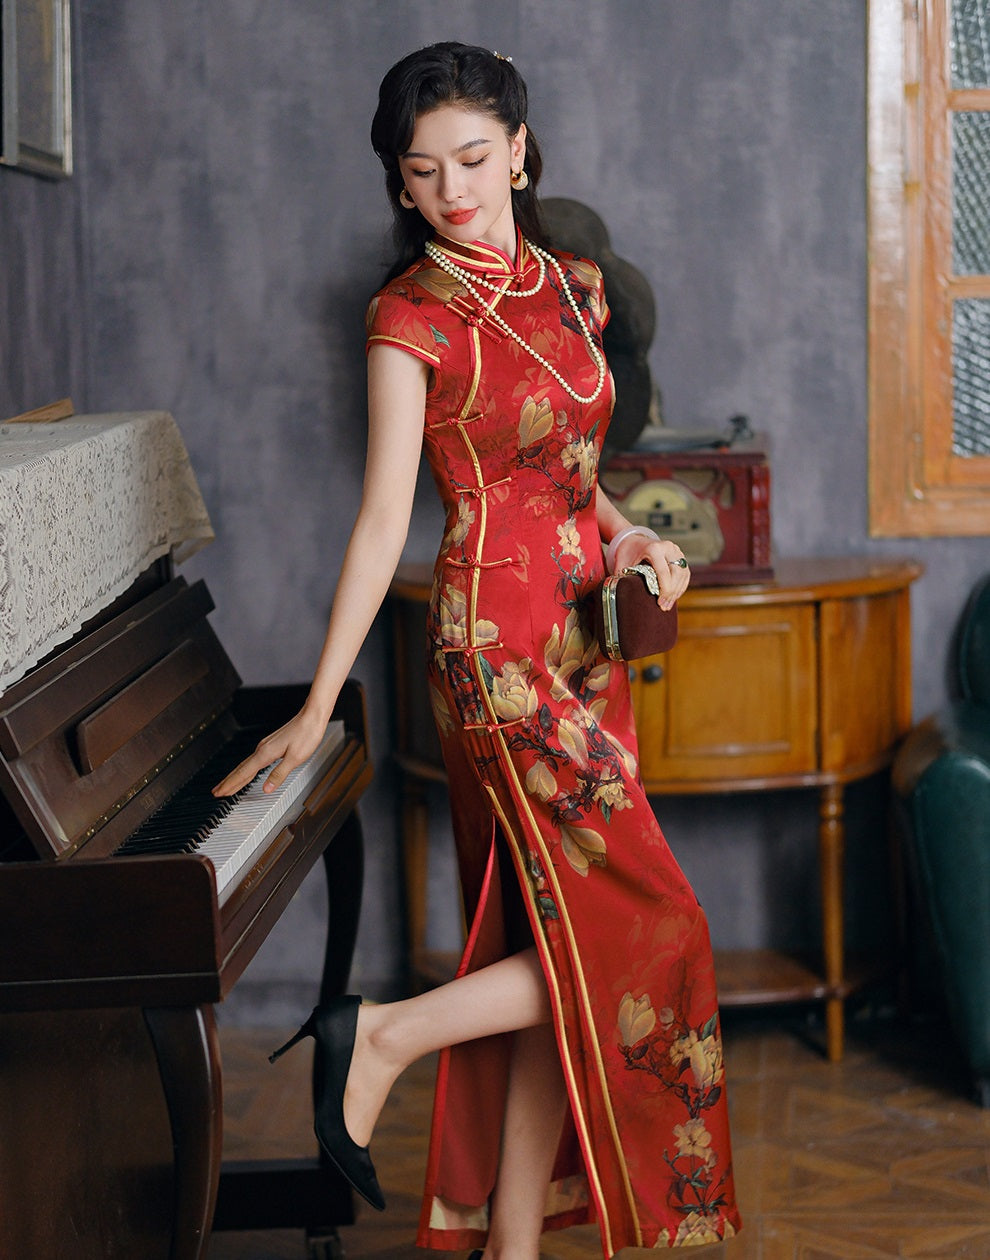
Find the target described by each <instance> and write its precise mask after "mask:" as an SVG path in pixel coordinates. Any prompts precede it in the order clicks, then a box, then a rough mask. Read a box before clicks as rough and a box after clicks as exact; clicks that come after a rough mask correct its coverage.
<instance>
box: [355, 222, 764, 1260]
mask: <svg viewBox="0 0 990 1260" xmlns="http://www.w3.org/2000/svg"><path fill="white" fill-rule="evenodd" d="M436 243H437V245H438V246H439V247H440V248H441V249H442V250H443V251H444V252H445V253H446V254H447V255H448V256H449V258H450V260H451V261H452V262H454V263H456V265H457V266H459V267H461V268H464V269H465V270H467V271H468V272H470V273H472V274H473V275H476V276H478V277H484V278H485V279H487V280H489V281H490V282H491V283H494V284H503V285H504V286H505V287H506V288H508V289H510V290H511V289H514V288H518V289H519V290H525V289H527V288H530V287H532V286H533V284H534V283H535V280H536V278H537V275H538V272H537V265H536V261H535V260H534V257H533V255H532V253H531V252H530V251H529V249H528V247H527V246H526V244H525V242H523V241H522V239H521V238H520V239H519V241H518V247H517V254H516V258H517V259H518V270H517V267H516V264H515V262H514V261H513V260H512V259H510V258H509V257H508V256H507V255H505V254H503V253H502V252H501V251H500V250H497V249H495V248H493V247H491V246H487V245H482V244H477V243H476V244H473V245H470V246H463V245H458V244H454V243H453V242H450V241H448V240H446V239H444V238H438V239H437V242H436ZM558 257H559V259H560V261H561V265H562V267H563V269H564V274H565V276H566V279H567V284H568V286H569V288H570V289H571V292H572V294H573V296H574V297H575V298H576V300H577V305H578V307H579V309H580V312H581V316H582V318H583V319H584V320H586V321H588V325H589V327H590V329H591V331H592V335H593V336H594V339H595V342H596V344H597V345H598V346H599V348H600V347H601V333H602V329H603V327H604V325H605V322H606V320H607V318H608V311H607V307H606V305H605V299H604V294H603V289H602V282H601V273H600V272H599V271H598V268H597V267H596V266H595V265H594V264H593V263H590V262H588V261H586V260H582V259H576V258H573V257H571V256H570V255H558ZM485 296H486V301H487V300H490V301H491V303H492V304H493V305H495V306H496V308H497V310H498V312H499V314H500V315H501V316H502V318H503V319H504V320H505V321H506V322H507V323H508V324H509V325H510V326H511V327H512V328H513V329H514V330H515V331H516V332H518V333H519V334H520V336H521V337H522V338H523V339H524V340H525V341H526V342H528V343H529V345H530V346H531V347H532V348H533V349H534V350H536V351H537V352H538V353H539V354H540V355H542V357H543V358H544V359H545V360H547V361H548V362H550V363H552V364H553V365H554V366H555V367H556V369H557V371H558V372H560V373H561V375H563V376H564V378H565V379H566V380H568V382H569V383H570V385H571V387H572V389H573V390H574V392H575V393H577V394H579V395H582V396H584V397H588V396H590V395H591V394H592V393H593V392H594V389H595V384H596V381H597V379H598V373H597V369H596V366H595V363H594V362H593V361H592V359H591V357H590V355H589V353H588V348H587V345H586V344H585V341H584V339H583V337H582V335H581V330H580V329H579V328H578V326H577V325H576V323H575V316H574V312H573V310H572V309H571V307H570V305H569V304H568V302H567V301H566V295H565V294H564V293H563V292H562V291H561V284H560V280H559V277H558V276H557V275H556V273H555V271H554V269H553V268H550V267H548V268H547V277H546V280H545V281H544V283H543V285H542V286H541V287H540V289H539V290H538V291H537V292H536V293H534V294H532V295H530V296H527V297H522V298H509V297H500V296H498V295H496V294H495V293H489V292H488V291H487V290H486V291H485ZM368 344H369V346H373V345H376V344H388V345H393V346H398V347H399V348H401V349H403V350H405V351H407V352H409V353H411V354H414V355H416V356H418V357H419V358H421V359H422V360H424V361H425V362H426V363H428V364H429V366H430V368H431V376H430V384H429V388H428V393H427V410H426V427H425V437H424V445H425V450H426V454H427V458H428V460H429V464H430V467H431V470H432V472H433V476H434V480H435V482H436V485H437V489H438V491H439V493H440V497H441V500H442V501H443V504H444V507H445V510H446V531H445V533H444V537H443V540H442V543H441V546H440V552H439V555H438V557H437V562H436V567H435V571H434V581H433V590H432V597H431V602H430V607H429V614H428V622H427V671H428V679H429V689H430V698H431V701H432V705H433V712H434V717H435V719H436V723H437V728H438V731H439V733H440V740H441V744H442V747H443V752H444V758H445V761H446V765H447V771H448V778H449V784H450V800H451V811H452V815H453V824H454V835H455V841H456V845H457V856H458V864H459V869H460V874H461V882H462V890H463V895H464V903H465V912H466V917H467V922H468V924H469V931H468V940H467V944H466V947H465V951H464V956H463V958H462V961H461V967H460V971H461V974H464V973H466V972H469V971H474V970H476V969H478V968H479V967H483V966H485V965H486V964H488V963H491V962H494V961H496V960H497V959H499V958H502V957H504V956H505V955H506V953H507V952H509V950H510V949H512V948H518V944H514V943H513V942H512V940H511V936H512V934H511V933H507V931H506V901H507V897H506V896H505V895H504V893H503V890H505V889H506V888H508V889H509V892H510V896H511V898H512V899H514V900H517V899H518V897H520V896H521V899H522V904H523V906H524V908H525V913H526V916H527V919H528V923H529V927H530V930H531V932H532V936H533V939H534V941H535V943H536V948H537V951H538V954H539V957H540V961H541V964H542V968H543V972H544V975H545V977H546V981H547V986H548V991H549V995H550V1003H551V1010H552V1017H553V1023H554V1029H555V1033H556V1038H557V1045H558V1047H559V1051H560V1060H561V1066H562V1069H563V1073H564V1078H565V1081H566V1084H567V1092H568V1098H569V1103H570V1106H569V1114H568V1117H567V1120H566V1122H565V1127H564V1132H563V1133H562V1134H561V1139H560V1145H559V1148H558V1153H557V1159H556V1164H555V1168H554V1173H553V1179H552V1182H551V1185H550V1189H549V1195H548V1201H547V1206H546V1213H545V1225H546V1228H548V1229H551V1228H560V1227H563V1226H566V1225H571V1224H578V1223H583V1222H587V1221H597V1223H598V1226H599V1229H600V1231H601V1239H602V1251H603V1254H604V1255H605V1256H606V1257H611V1256H613V1255H614V1254H615V1253H616V1252H617V1251H619V1250H620V1249H621V1248H623V1247H629V1246H634V1247H650V1248H652V1247H665V1246H690V1245H698V1244H700V1243H704V1242H715V1241H718V1240H719V1239H722V1238H727V1237H730V1236H731V1235H733V1234H734V1233H735V1232H736V1230H737V1229H738V1228H739V1225H740V1221H739V1216H738V1212H737V1210H736V1205H735V1195H734V1190H733V1181H732V1167H731V1156H730V1150H729V1129H728V1118H727V1106H726V1094H725V1081H724V1068H723V1063H722V1043H721V1034H720V1029H719V1022H718V1010H717V1004H716V990H715V979H714V972H713V965H712V955H711V946H710V943H709V937H708V926H707V922H706V920H705V916H704V913H703V912H702V910H701V908H700V906H699V905H698V902H697V899H696V898H695V896H694V893H693V892H692V890H691V888H690V886H689V885H688V883H687V881H686V879H685V878H684V876H683V874H682V873H681V871H680V868H679V867H678V865H677V863H676V861H675V859H674V858H673V856H672V854H671V852H670V850H669V848H668V847H667V843H666V841H665V839H664V837H663V834H662V832H661V830H660V827H659V825H658V823H657V821H656V818H655V816H654V813H653V810H652V808H651V806H650V803H649V801H648V799H647V797H646V794H645V792H644V791H643V786H642V781H641V778H640V774H639V765H638V749H637V743H636V734H635V729H634V725H633V713H632V706H631V702H630V694H629V681H628V675H627V671H626V667H625V666H624V665H623V664H622V663H616V662H611V661H609V660H608V659H607V658H606V657H604V656H603V655H602V654H601V652H600V650H599V648H598V646H597V643H596V641H595V638H594V635H593V632H592V630H591V626H590V620H589V618H588V615H587V609H586V603H587V596H588V593H589V591H590V590H591V588H592V587H593V586H594V585H595V584H596V582H598V581H600V579H601V577H602V575H603V560H602V550H601V541H600V537H599V532H598V523H597V517H596V511H595V495H596V487H597V468H598V458H599V455H600V451H601V446H602V440H603V438H604V435H605V429H606V427H607V424H608V417H609V414H610V412H611V406H612V397H611V382H610V380H607V381H606V386H605V388H604V389H603V390H602V391H601V393H600V395H599V396H598V398H596V399H595V400H594V401H593V402H591V403H579V402H577V401H575V399H574V398H573V397H572V396H571V395H570V394H569V393H568V392H567V391H566V390H565V389H564V388H563V387H562V386H561V385H560V384H559V382H558V381H557V380H555V379H554V377H553V375H552V374H551V373H550V372H549V371H548V370H547V369H546V367H545V366H544V365H543V364H541V363H540V362H538V361H537V360H536V359H535V358H534V357H533V356H532V355H531V354H530V353H528V352H527V350H526V349H525V348H524V347H523V346H521V345H520V344H519V343H518V342H517V341H516V340H514V339H513V338H512V337H510V336H509V335H507V334H506V333H505V331H504V329H502V328H501V327H500V326H499V325H498V323H497V322H496V321H495V320H493V319H492V317H491V316H490V315H489V314H488V313H486V312H485V311H484V309H483V308H482V307H481V306H480V305H479V303H478V302H477V301H476V299H475V298H474V297H473V296H472V295H471V294H470V293H469V292H468V290H467V289H466V288H465V286H464V285H463V284H462V283H461V282H460V281H459V280H457V279H455V278H453V277H452V276H450V275H449V274H447V273H446V272H445V271H444V270H442V269H441V268H440V267H439V266H437V265H436V264H435V263H434V262H432V261H430V260H428V259H423V260H422V261H420V262H418V263H416V264H414V266H413V267H411V268H410V269H409V270H408V271H406V272H405V273H404V274H403V275H401V276H400V277H398V278H397V279H396V280H393V281H392V282H391V283H389V284H388V285H387V286H386V287H385V288H384V289H383V290H382V291H381V292H380V293H379V294H377V295H376V297H375V298H374V299H373V300H372V302H371V305H370V307H369V311H368ZM507 866H508V867H509V868H510V869H506V867H507ZM507 879H508V880H509V881H510V882H509V883H508V884H507V883H506V881H507ZM516 889H518V894H517V893H516V892H515V890H516ZM509 1044H510V1042H509V1038H508V1037H491V1038H484V1039H481V1040H476V1041H469V1042H464V1043H462V1044H460V1045H457V1046H454V1047H452V1048H451V1049H449V1050H445V1051H443V1052H442V1053H441V1056H440V1064H439V1070H438V1078H437V1092H436V1099H435V1103H434V1115H433V1129H432V1135H431V1142H430V1150H429V1159H428V1166H427V1174H426V1189H425V1194H424V1202H423V1212H422V1218H421V1223H420V1232H419V1237H418V1242H419V1243H420V1245H422V1246H427V1247H436V1248H441V1249H453V1248H458V1247H469V1246H479V1245H482V1244H483V1243H484V1241H485V1237H486V1231H487V1227H488V1199H489V1196H490V1194H491V1190H492V1187H493V1184H494V1180H495V1176H496V1172H497V1166H498V1152H499V1138H500V1128H501V1118H502V1112H503V1106H504V1099H505V1089H506V1078H507V1066H508V1049H509Z"/></svg>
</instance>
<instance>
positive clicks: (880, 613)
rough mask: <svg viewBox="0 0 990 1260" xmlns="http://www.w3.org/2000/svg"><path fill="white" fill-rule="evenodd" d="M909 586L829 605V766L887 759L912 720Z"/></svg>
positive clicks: (825, 706)
mask: <svg viewBox="0 0 990 1260" xmlns="http://www.w3.org/2000/svg"><path fill="white" fill-rule="evenodd" d="M909 618H910V610H909V606H908V594H907V591H890V592H886V593H883V594H878V595H867V596H863V597H861V598H859V599H826V600H823V601H822V606H821V689H822V769H823V770H827V771H831V772H834V773H850V772H852V773H856V774H860V773H866V772H867V770H868V769H869V768H870V767H871V766H872V765H874V764H876V765H879V764H883V763H885V762H886V761H887V760H888V759H889V757H890V754H891V753H892V751H893V749H894V745H895V744H896V743H897V740H898V739H899V738H900V737H901V736H902V735H903V734H904V733H905V731H906V730H907V728H908V726H909V725H910V720H911V676H910V669H911V664H910V661H911V658H910V633H911V630H910V621H909Z"/></svg>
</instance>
